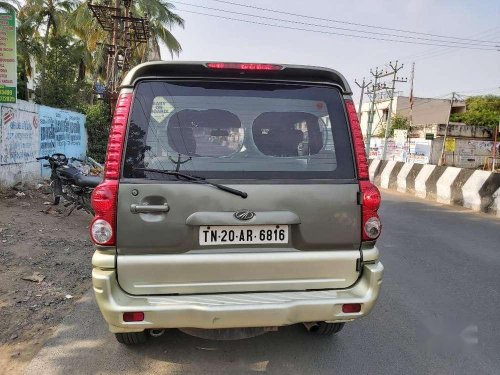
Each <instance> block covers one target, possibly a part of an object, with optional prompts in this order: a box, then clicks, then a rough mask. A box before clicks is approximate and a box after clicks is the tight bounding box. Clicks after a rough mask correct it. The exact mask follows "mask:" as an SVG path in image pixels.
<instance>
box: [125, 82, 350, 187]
mask: <svg viewBox="0 0 500 375" xmlns="http://www.w3.org/2000/svg"><path fill="white" fill-rule="evenodd" d="M130 117H131V120H130V124H129V131H128V136H127V145H126V154H125V161H124V169H123V170H124V172H123V176H124V177H126V178H144V177H147V178H153V177H155V178H158V174H154V175H153V174H151V173H150V172H143V171H138V170H136V169H135V168H155V169H162V170H175V169H176V168H179V170H180V171H183V172H186V173H190V174H193V175H197V176H202V177H207V178H222V179H331V178H339V179H351V178H354V170H353V161H352V152H351V146H350V140H349V133H348V127H347V124H346V119H345V114H344V109H343V101H342V96H341V94H340V92H339V91H338V90H337V89H336V88H335V87H325V86H304V85H293V84H271V83H266V84H263V83H250V82H242V81H238V82H180V81H179V82H172V81H170V82H162V81H145V82H142V83H139V84H138V86H137V87H136V89H135V96H134V104H133V107H132V113H131V116H130Z"/></svg>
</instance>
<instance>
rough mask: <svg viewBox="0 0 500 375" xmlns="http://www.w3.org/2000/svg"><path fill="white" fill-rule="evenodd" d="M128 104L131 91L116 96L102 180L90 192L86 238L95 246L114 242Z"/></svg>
mask: <svg viewBox="0 0 500 375" xmlns="http://www.w3.org/2000/svg"><path fill="white" fill-rule="evenodd" d="M131 103H132V93H124V94H121V95H120V96H119V97H118V101H117V103H116V109H115V112H114V114H113V120H112V122H111V129H110V131H109V140H108V148H107V151H106V162H105V164H104V181H103V182H102V183H101V184H99V186H97V187H96V188H95V189H94V191H93V192H92V197H91V204H92V208H93V209H94V212H95V216H94V219H93V220H92V223H91V224H90V237H91V238H92V241H94V242H95V243H96V244H98V245H105V246H112V245H115V244H116V209H117V207H116V204H117V198H118V178H119V177H120V169H121V162H122V153H123V143H124V140H125V133H126V131H127V122H128V114H129V112H130V105H131Z"/></svg>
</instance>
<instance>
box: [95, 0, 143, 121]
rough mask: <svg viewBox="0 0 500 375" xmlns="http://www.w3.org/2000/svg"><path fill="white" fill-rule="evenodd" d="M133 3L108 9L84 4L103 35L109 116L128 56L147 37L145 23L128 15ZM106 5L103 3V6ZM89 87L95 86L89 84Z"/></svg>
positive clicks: (119, 1)
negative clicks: (106, 57)
mask: <svg viewBox="0 0 500 375" xmlns="http://www.w3.org/2000/svg"><path fill="white" fill-rule="evenodd" d="M132 1H133V0H112V1H111V0H110V1H109V3H111V4H112V6H111V5H103V4H93V3H92V1H90V2H89V3H88V7H89V9H90V10H91V12H92V14H93V16H94V17H95V18H96V20H97V22H98V23H99V25H100V26H101V28H102V29H103V30H104V31H106V32H107V34H108V35H107V42H106V43H99V44H101V45H103V46H104V49H105V51H106V53H107V55H108V59H107V63H106V89H105V99H106V101H107V102H108V103H109V105H110V109H111V112H113V110H114V108H115V103H116V100H117V98H118V87H119V85H120V81H121V79H122V78H123V76H124V75H125V73H126V72H127V71H128V68H129V64H130V58H131V55H132V52H133V51H134V50H135V49H136V48H137V47H138V46H139V45H140V44H142V43H147V42H148V40H149V38H150V36H151V32H150V27H149V20H148V19H147V14H145V15H144V17H134V16H132V15H131V9H133V4H132ZM105 3H106V2H105ZM92 84H93V85H95V84H96V82H92Z"/></svg>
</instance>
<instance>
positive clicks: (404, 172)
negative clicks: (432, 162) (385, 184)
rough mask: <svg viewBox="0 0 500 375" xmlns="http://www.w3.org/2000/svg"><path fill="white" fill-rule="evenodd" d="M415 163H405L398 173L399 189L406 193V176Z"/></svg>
mask: <svg viewBox="0 0 500 375" xmlns="http://www.w3.org/2000/svg"><path fill="white" fill-rule="evenodd" d="M413 164H414V163H405V165H403V167H402V168H401V170H400V171H399V173H398V191H399V192H401V193H406V177H408V173H410V170H411V168H412V167H413Z"/></svg>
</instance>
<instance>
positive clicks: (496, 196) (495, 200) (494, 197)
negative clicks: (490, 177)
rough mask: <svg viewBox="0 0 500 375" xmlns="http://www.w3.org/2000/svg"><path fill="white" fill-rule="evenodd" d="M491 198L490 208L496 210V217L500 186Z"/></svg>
mask: <svg viewBox="0 0 500 375" xmlns="http://www.w3.org/2000/svg"><path fill="white" fill-rule="evenodd" d="M493 199H494V200H493V204H492V205H491V209H492V210H493V211H494V212H496V214H497V217H500V188H498V190H497V191H495V192H494V193H493Z"/></svg>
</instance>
